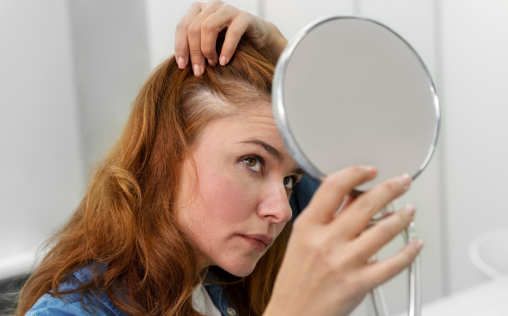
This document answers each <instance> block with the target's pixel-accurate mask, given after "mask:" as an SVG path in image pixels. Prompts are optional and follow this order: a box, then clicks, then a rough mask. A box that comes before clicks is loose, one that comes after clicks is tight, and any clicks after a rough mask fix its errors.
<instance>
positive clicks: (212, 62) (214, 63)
mask: <svg viewBox="0 0 508 316" xmlns="http://www.w3.org/2000/svg"><path fill="white" fill-rule="evenodd" d="M207 60H208V64H209V65H210V66H215V65H217V63H216V62H215V60H213V59H210V58H208V59H207Z"/></svg>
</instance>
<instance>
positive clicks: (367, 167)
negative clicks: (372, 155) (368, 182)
mask: <svg viewBox="0 0 508 316" xmlns="http://www.w3.org/2000/svg"><path fill="white" fill-rule="evenodd" d="M365 171H367V172H368V173H369V174H370V175H371V176H372V177H373V176H375V175H376V168H374V167H372V166H366V167H365Z"/></svg>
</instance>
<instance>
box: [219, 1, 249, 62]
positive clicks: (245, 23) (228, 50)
mask: <svg viewBox="0 0 508 316" xmlns="http://www.w3.org/2000/svg"><path fill="white" fill-rule="evenodd" d="M251 20H252V15H251V14H250V13H248V12H246V11H243V12H242V14H241V15H239V16H238V17H237V18H235V19H234V20H233V21H232V23H231V25H230V26H229V28H228V31H227V32H226V38H225V39H224V44H223V45H222V50H221V54H220V64H221V65H222V66H224V65H226V64H227V63H228V62H229V61H230V60H231V57H232V56H233V53H234V52H235V50H236V47H237V46H238V43H239V42H240V39H241V38H242V35H243V34H244V33H245V32H246V31H247V28H248V27H249V25H250V23H251Z"/></svg>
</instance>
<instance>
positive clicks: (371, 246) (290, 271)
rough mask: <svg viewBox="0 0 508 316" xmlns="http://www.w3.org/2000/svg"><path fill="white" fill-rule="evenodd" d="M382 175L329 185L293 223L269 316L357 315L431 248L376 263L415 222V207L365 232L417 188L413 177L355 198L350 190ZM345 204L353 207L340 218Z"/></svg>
mask: <svg viewBox="0 0 508 316" xmlns="http://www.w3.org/2000/svg"><path fill="white" fill-rule="evenodd" d="M376 173H377V172H376V170H375V169H374V168H372V167H366V168H364V167H353V168H348V169H344V170H342V171H340V172H337V173H335V174H332V175H330V176H328V177H327V178H325V179H323V182H322V183H321V186H320V187H319V189H318V190H317V191H316V193H315V194H314V196H313V198H312V200H311V202H310V204H309V205H308V206H307V208H306V209H305V210H304V211H303V212H302V213H301V215H300V216H299V217H298V218H297V219H296V220H295V223H294V224H293V232H292V234H291V237H290V239H289V242H288V246H287V250H286V254H285V257H284V260H283V262H282V266H281V268H280V270H279V273H278V275H277V279H276V281H275V285H274V288H273V292H272V297H271V300H270V302H269V304H268V306H267V308H266V310H265V313H264V314H263V315H264V316H269V315H295V316H296V315H320V316H327V315H330V316H332V315H334V316H337V315H341V316H345V315H349V313H351V311H352V310H353V309H354V308H355V307H356V306H357V305H358V304H359V303H360V302H361V301H362V299H363V298H364V297H365V295H366V293H367V292H368V291H370V290H371V289H372V288H373V287H375V286H377V285H379V284H381V283H383V282H385V281H387V280H388V279H390V278H392V277H393V276H395V275H396V274H398V273H399V272H401V271H402V270H403V269H404V268H406V267H407V266H408V265H409V264H410V263H411V262H412V261H413V260H414V259H415V257H416V255H417V254H418V252H419V250H420V249H421V247H422V246H423V244H422V243H421V242H420V241H413V242H411V243H409V244H408V245H407V246H406V247H404V248H403V249H402V250H401V251H400V252H399V253H397V254H395V255H394V256H392V257H390V258H388V259H386V260H383V261H380V262H375V261H374V262H368V260H369V258H371V257H372V255H373V254H375V253H376V252H377V251H378V250H379V249H380V248H381V247H383V246H384V245H386V244H387V243H388V242H389V241H390V240H391V239H393V238H394V237H395V236H397V235H398V234H399V233H401V232H402V231H403V230H404V229H405V228H406V227H407V226H408V225H409V224H410V223H411V221H412V220H413V217H414V207H412V206H406V207H404V208H403V209H402V210H400V211H398V212H396V213H394V214H392V215H391V216H388V217H386V218H384V219H383V220H381V221H380V222H379V223H378V224H376V225H374V226H372V227H371V228H369V229H367V230H366V231H365V232H363V231H364V229H365V228H366V226H367V225H368V223H369V221H370V220H371V218H372V217H373V216H374V215H375V214H376V213H377V212H378V211H379V210H380V209H381V208H382V207H383V206H385V205H387V204H389V203H390V202H391V201H392V200H394V199H396V198H397V197H399V196H401V195H402V194H404V193H405V192H406V191H407V190H408V188H409V186H410V182H411V179H410V178H409V176H407V175H406V176H402V177H400V178H395V179H389V180H387V181H385V182H383V183H381V184H379V185H377V186H376V187H375V188H373V189H372V190H370V191H368V192H366V193H364V194H362V195H360V196H359V197H357V198H356V199H354V200H353V199H351V198H349V200H348V197H350V196H349V195H348V194H349V192H351V191H352V190H353V189H354V188H355V187H357V186H359V185H361V184H362V183H364V182H366V181H368V180H372V179H373V178H374V177H375V175H376ZM345 199H346V203H345V205H344V206H343V207H342V210H341V211H340V212H339V213H338V214H336V211H337V209H339V206H340V205H341V203H342V201H343V200H345ZM362 232H363V233H362Z"/></svg>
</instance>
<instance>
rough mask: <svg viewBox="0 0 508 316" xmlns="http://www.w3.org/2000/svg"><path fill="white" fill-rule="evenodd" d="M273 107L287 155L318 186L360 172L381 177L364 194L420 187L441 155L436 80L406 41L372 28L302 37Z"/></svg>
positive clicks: (287, 61)
mask: <svg viewBox="0 0 508 316" xmlns="http://www.w3.org/2000/svg"><path fill="white" fill-rule="evenodd" d="M272 101H273V107H274V116H275V119H276V122H277V126H278V128H279V131H280V133H281V136H282V139H283V140H284V143H285V145H286V147H287V149H288V151H289V152H290V153H291V155H292V156H293V158H294V159H295V161H296V162H297V163H298V164H299V165H300V166H301V167H302V168H303V169H304V170H305V171H306V173H307V174H308V175H309V176H310V177H312V178H314V179H315V180H317V181H319V178H320V177H322V176H326V175H328V174H331V173H333V172H335V171H338V170H341V169H344V168H346V167H349V166H355V165H372V166H374V167H376V168H377V169H378V176H377V177H376V179H375V180H374V181H371V182H369V183H366V184H364V185H362V186H360V187H358V188H357V190H358V191H366V190H368V189H370V188H372V187H373V186H375V185H376V184H378V183H380V182H382V181H383V180H385V179H388V178H391V177H395V176H398V175H401V174H403V173H408V174H409V175H410V176H412V178H413V180H414V179H415V178H416V177H417V176H418V175H419V174H420V173H421V172H422V171H423V169H424V168H425V166H426V165H427V163H428V162H429V160H430V158H431V157H432V154H433V152H434V149H435V145H436V141H437V136H438V130H439V117H440V112H439V102H438V98H437V95H436V93H435V88H434V84H433V83H432V79H431V77H430V74H429V72H428V70H427V68H426V67H425V65H424V64H423V62H422V60H421V59H420V57H419V56H418V54H417V53H416V52H415V51H414V49H413V48H412V47H411V46H410V45H409V44H408V43H407V42H406V41H405V40H404V39H402V38H401V37H400V36H399V35H397V34H396V33H395V32H393V31H392V30H390V29H389V28H387V27H386V26H384V25H382V24H380V23H377V22H375V21H372V20H368V19H362V18H355V17H331V18H326V19H322V20H319V21H316V22H314V23H312V24H310V25H308V26H307V27H305V28H304V29H303V30H301V31H300V32H299V33H298V34H297V35H296V36H295V37H294V38H293V39H292V40H291V42H290V43H289V44H288V45H287V47H286V49H285V50H284V52H283V53H282V55H281V57H280V59H279V62H278V63H277V67H276V70H275V76H274V80H273V86H272Z"/></svg>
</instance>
